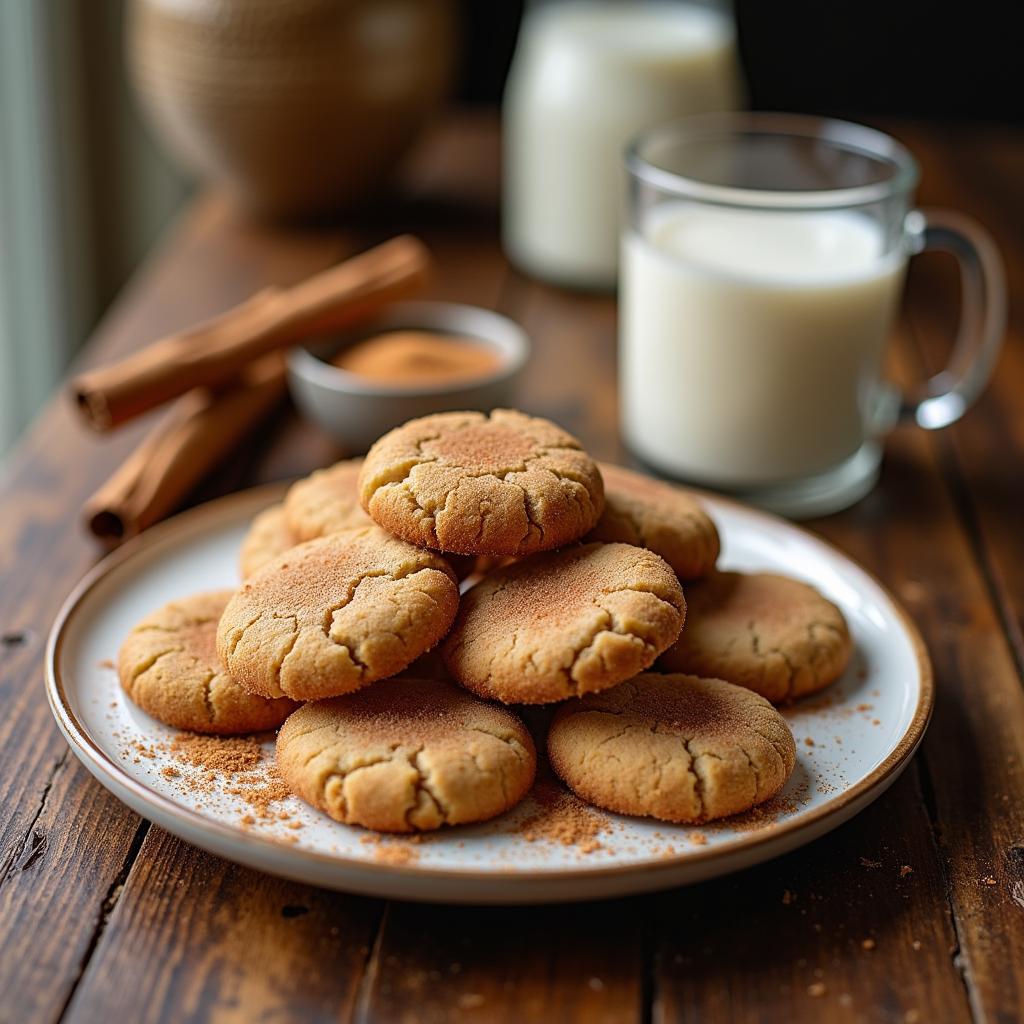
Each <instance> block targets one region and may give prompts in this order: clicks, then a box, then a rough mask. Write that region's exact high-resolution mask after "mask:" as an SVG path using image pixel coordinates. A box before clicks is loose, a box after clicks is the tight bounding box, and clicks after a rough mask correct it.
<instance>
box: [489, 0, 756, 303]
mask: <svg viewBox="0 0 1024 1024" xmlns="http://www.w3.org/2000/svg"><path fill="white" fill-rule="evenodd" d="M741 96H742V88H741V82H740V73H739V62H738V59H737V53H736V34H735V28H734V22H733V17H732V11H731V6H730V5H729V4H728V3H724V2H723V3H715V2H705V3H702V2H700V0H534V2H532V3H530V4H529V6H528V8H527V11H526V15H525V17H524V19H523V24H522V27H521V29H520V33H519V42H518V45H517V48H516V55H515V59H514V61H513V63H512V68H511V71H510V72H509V78H508V84H507V86H506V90H505V98H504V107H503V117H504V146H505V180H504V210H503V235H504V243H505V249H506V251H507V253H508V254H509V256H510V258H511V259H512V261H513V262H514V263H516V264H517V265H518V266H519V267H521V268H522V269H523V270H525V271H527V272H528V273H530V274H533V275H535V276H537V277H541V278H545V279H547V280H550V281H555V282H558V283H564V284H570V285H576V286H582V287H590V288H608V289H610V288H613V287H614V286H615V279H616V269H617V265H618V236H619V214H620V209H621V205H622V191H623V181H624V177H623V173H622V150H623V147H624V146H625V144H626V143H627V142H628V141H629V139H631V138H632V137H633V136H634V135H636V134H637V133H638V132H640V131H643V130H644V129H646V128H651V127H654V126H655V125H658V124H661V123H663V122H665V121H666V120H669V119H672V118H676V117H680V116H683V115H686V114H695V113H704V112H707V111H715V110H732V109H735V108H736V107H737V106H739V103H740V98H741Z"/></svg>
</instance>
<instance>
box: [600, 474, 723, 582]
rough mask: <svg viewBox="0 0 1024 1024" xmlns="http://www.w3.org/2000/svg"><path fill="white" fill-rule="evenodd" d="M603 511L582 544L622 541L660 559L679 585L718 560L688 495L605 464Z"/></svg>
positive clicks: (708, 526)
mask: <svg viewBox="0 0 1024 1024" xmlns="http://www.w3.org/2000/svg"><path fill="white" fill-rule="evenodd" d="M598 465H599V467H600V469H601V476H602V477H603V478H604V512H603V513H601V518H600V519H599V520H598V521H597V526H595V527H594V529H593V530H591V532H590V534H589V536H588V537H587V539H588V540H605V541H612V540H618V541H623V542H624V543H626V544H636V545H638V546H640V547H643V548H650V550H651V551H653V552H655V554H658V555H661V557H662V558H664V559H665V561H666V562H668V564H669V565H670V566H672V568H673V569H674V570H675V572H676V575H677V576H678V577H679V578H680V579H683V580H695V579H698V578H699V577H701V576H706V575H707V574H708V573H709V572H711V570H712V569H714V567H715V560H716V559H717V558H718V552H719V541H718V530H716V529H715V524H714V523H713V522H712V521H711V517H710V516H709V515H708V514H707V513H706V512H705V511H704V509H703V507H702V506H701V504H700V502H699V501H698V500H697V498H695V497H694V496H693V495H692V494H690V493H688V492H687V491H685V490H683V488H681V487H676V486H674V485H673V484H669V483H665V482H663V481H661V480H653V479H652V478H651V477H649V476H644V475H643V474H642V473H634V472H632V470H628V469H623V468H622V467H621V466H613V465H610V464H608V463H604V462H601V463H598Z"/></svg>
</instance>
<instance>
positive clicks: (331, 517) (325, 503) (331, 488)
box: [284, 459, 370, 540]
mask: <svg viewBox="0 0 1024 1024" xmlns="http://www.w3.org/2000/svg"><path fill="white" fill-rule="evenodd" d="M362 466H363V460H362V459H345V460H344V461H343V462H336V463H335V464H334V465H333V466H328V467H327V468H326V469H318V470H317V471H316V472H315V473H311V474H310V475H309V476H307V477H305V478H304V479H302V480H297V481H296V482H295V483H294V484H292V486H291V487H290V488H289V489H288V493H287V494H286V495H285V497H284V514H285V519H286V521H287V523H288V527H289V529H290V530H291V531H292V533H294V534H295V536H296V538H297V539H298V540H313V538H314V537H324V536H326V535H327V534H329V533H337V532H338V530H348V529H351V528H352V527H353V526H367V525H368V524H369V522H370V519H369V517H368V516H367V514H366V513H365V512H364V511H363V509H362V507H361V506H360V504H359V470H360V469H362Z"/></svg>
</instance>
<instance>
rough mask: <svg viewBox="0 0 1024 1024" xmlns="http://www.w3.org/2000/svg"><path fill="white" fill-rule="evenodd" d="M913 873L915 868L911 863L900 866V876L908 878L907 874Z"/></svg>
mask: <svg viewBox="0 0 1024 1024" xmlns="http://www.w3.org/2000/svg"><path fill="white" fill-rule="evenodd" d="M913 873H914V869H913V868H912V867H911V866H910V865H909V864H904V865H903V866H902V867H901V868H900V878H906V877H907V875H912V874H913Z"/></svg>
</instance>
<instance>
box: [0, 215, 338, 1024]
mask: <svg viewBox="0 0 1024 1024" xmlns="http://www.w3.org/2000/svg"><path fill="white" fill-rule="evenodd" d="M339 250H340V243H339V241H338V238H337V237H336V236H333V237H328V236H323V235H320V234H316V235H312V236H302V237H298V238H296V237H294V236H288V237H286V238H282V237H280V236H278V235H277V234H276V233H273V232H264V231H260V230H257V229H253V228H249V227H246V226H244V225H242V224H240V223H237V222H235V221H233V220H232V218H231V217H230V215H229V214H228V213H227V212H226V210H225V208H224V207H223V205H222V204H220V203H219V202H217V201H216V200H210V201H204V202H201V203H200V204H199V205H198V206H197V207H195V208H194V209H193V210H192V211H191V212H190V213H189V214H188V215H187V217H186V219H185V220H184V221H183V222H182V224H181V226H180V227H179V229H178V230H177V232H176V233H175V234H174V235H172V238H171V240H170V242H169V243H168V247H167V248H166V249H165V250H164V252H163V254H162V255H160V256H159V257H158V258H157V259H156V260H155V261H154V262H152V263H151V264H150V266H148V267H147V268H145V269H144V270H143V271H142V274H141V275H140V277H139V279H138V280H137V281H136V283H135V284H134V285H133V286H132V288H131V289H130V290H129V291H128V292H127V293H126V295H125V296H124V298H123V299H122V300H121V301H120V302H119V303H118V305H117V307H116V308H115V309H114V310H113V311H112V312H111V314H110V316H109V317H108V318H107V320H106V322H105V323H104V325H103V326H102V327H101V328H100V332H99V336H98V338H97V344H95V345H94V346H91V347H90V349H89V350H88V351H87V352H86V355H85V360H84V362H85V363H89V364H95V363H97V362H99V361H101V360H107V359H111V358H115V357H116V356H119V355H121V354H123V353H124V352H127V351H130V350H131V349H132V348H133V347H137V346H138V345H140V344H143V343H145V342H146V341H149V340H152V339H153V338H155V337H158V336H160V335H161V334H164V333H166V332H168V331H170V330H172V329H174V328H176V327H180V326H182V325H183V323H190V322H193V321H195V320H198V319H202V318H205V317H208V316H210V315H212V314H214V313H217V312H218V311H220V310H222V309H224V308H227V307H229V306H230V305H231V304H233V303H235V302H238V301H239V300H240V299H242V298H244V297H245V296H246V295H248V294H250V293H251V292H252V291H253V290H255V289H256V288H257V287H260V286H261V285H263V284H269V283H282V284H288V283H291V282H292V281H294V280H298V279H300V278H301V277H304V276H306V275H308V274H309V273H311V272H312V271H313V270H315V269H319V268H320V267H322V266H326V265H328V264H329V263H331V262H332V261H333V260H335V259H336V258H337V257H338V255H339ZM217 268H223V272H222V273H219V272H218V270H217ZM144 429H145V425H144V424H140V425H139V426H135V425H132V426H131V427H128V428H126V429H125V430H124V431H121V432H118V433H117V434H116V435H115V436H113V437H112V438H109V439H102V440H98V439H95V438H93V437H89V436H88V434H87V433H86V431H85V430H84V429H83V428H82V427H81V426H80V424H78V423H77V422H76V419H75V417H74V414H73V412H72V410H71V407H70V405H69V404H68V403H67V401H66V399H65V396H63V395H59V396H56V397H55V398H54V400H53V401H52V402H51V403H50V405H49V407H48V408H47V409H46V410H45V411H44V413H43V415H42V416H41V417H40V418H39V419H38V420H37V421H36V423H35V424H34V425H33V427H32V428H31V429H30V431H29V432H28V434H27V435H26V437H25V438H24V439H23V441H22V442H21V444H20V446H19V448H18V450H17V451H16V452H15V454H14V456H13V458H12V460H11V464H10V467H9V470H8V476H7V481H6V490H7V494H8V495H9V496H10V504H9V505H7V504H6V503H5V509H7V508H9V509H10V514H8V515H5V516H4V517H2V518H0V531H2V534H3V538H2V543H0V559H2V562H0V564H2V571H3V586H2V587H0V624H2V630H3V634H4V636H5V637H6V638H7V639H6V641H5V642H4V644H3V647H2V655H0V657H2V659H3V660H2V677H0V700H2V702H3V707H4V715H3V718H2V719H0V851H2V852H0V864H2V865H3V870H2V872H0V909H2V911H3V912H2V913H0V948H2V949H9V950H16V951H17V954H16V955H9V956H3V957H0V991H2V992H4V993H5V994H6V993H16V994H17V995H18V1000H17V1001H8V1000H6V999H5V1000H3V1001H0V1020H11V1021H25V1020H29V1021H35V1020H54V1019H56V1018H57V1017H58V1016H59V1015H60V1013H61V1011H62V1009H63V1007H64V1004H65V1003H66V1001H67V1000H68V998H69V997H70V994H71V992H72V991H73V989H74V986H75V985H76V984H77V982H78V980H79V977H80V975H81V972H82V970H83V968H84V966H85V961H86V960H87V959H88V957H90V956H91V955H92V952H93V950H94V949H95V947H96V943H97V941H98V938H99V937H100V935H101V934H102V931H103V929H104V928H105V926H106V923H107V920H108V918H109V916H110V913H111V911H112V909H113V907H114V905H115V904H116V902H117V897H118V895H119V890H118V884H119V881H120V879H121V878H122V876H123V875H124V874H125V873H126V872H127V870H128V868H129V867H130V865H131V863H132V861H133V858H134V855H135V845H133V843H134V844H136V845H137V841H138V839H141V834H140V833H139V827H140V823H139V819H138V818H137V816H136V815H134V814H133V813H132V812H130V811H128V810H127V808H125V807H123V806H122V805H121V804H119V803H118V802H117V801H115V800H113V799H112V798H110V797H108V796H107V795H106V794H105V793H104V792H102V791H101V790H99V788H98V787H97V785H96V784H95V783H94V782H92V781H91V780H90V779H89V778H88V775H87V773H86V772H85V770H84V769H82V768H81V767H79V765H78V762H77V761H76V760H74V759H73V758H71V757H70V754H69V751H68V749H67V747H66V745H65V743H64V741H63V739H62V738H61V737H60V735H59V733H58V732H57V729H56V727H55V725H54V723H53V721H52V718H51V717H50V713H49V709H48V707H47V705H46V698H45V695H44V692H43V688H42V655H43V645H44V643H45V639H46V634H47V631H48V630H49V627H50V623H51V622H52V620H53V618H54V617H55V615H56V613H57V610H58V608H59V606H60V603H61V602H62V601H63V599H64V596H65V595H66V593H67V592H68V591H69V590H70V589H71V587H72V585H73V584H74V583H75V581H76V579H77V578H78V577H80V576H81V575H82V574H83V573H84V572H85V571H86V569H87V568H88V567H89V566H90V565H91V564H92V563H93V562H95V560H96V559H97V557H98V556H99V555H100V554H101V551H100V550H99V549H98V548H97V546H96V545H95V542H94V541H93V539H92V538H91V537H88V536H86V535H85V534H84V533H82V532H81V530H80V527H79V525H78V522H77V510H78V507H79V505H80V504H81V502H82V501H83V500H84V499H85V498H86V497H87V496H88V495H89V494H90V493H91V492H92V490H94V489H95V487H96V485H97V484H98V483H99V482H100V481H101V480H102V479H104V477H105V476H106V475H108V474H109V472H110V471H111V470H112V469H113V468H114V466H115V465H116V464H117V463H118V462H119V461H120V460H121V459H123V458H124V456H125V454H126V453H127V452H128V451H129V450H130V449H131V447H132V446H133V445H134V444H136V443H137V442H138V439H139V437H140V435H141V433H142V431H143V430H144ZM58 856H59V862H57V861H56V858H57V857H58ZM44 868H45V869H46V870H42V869H44ZM54 922H60V927H59V928H55V927H53V923H54Z"/></svg>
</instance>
